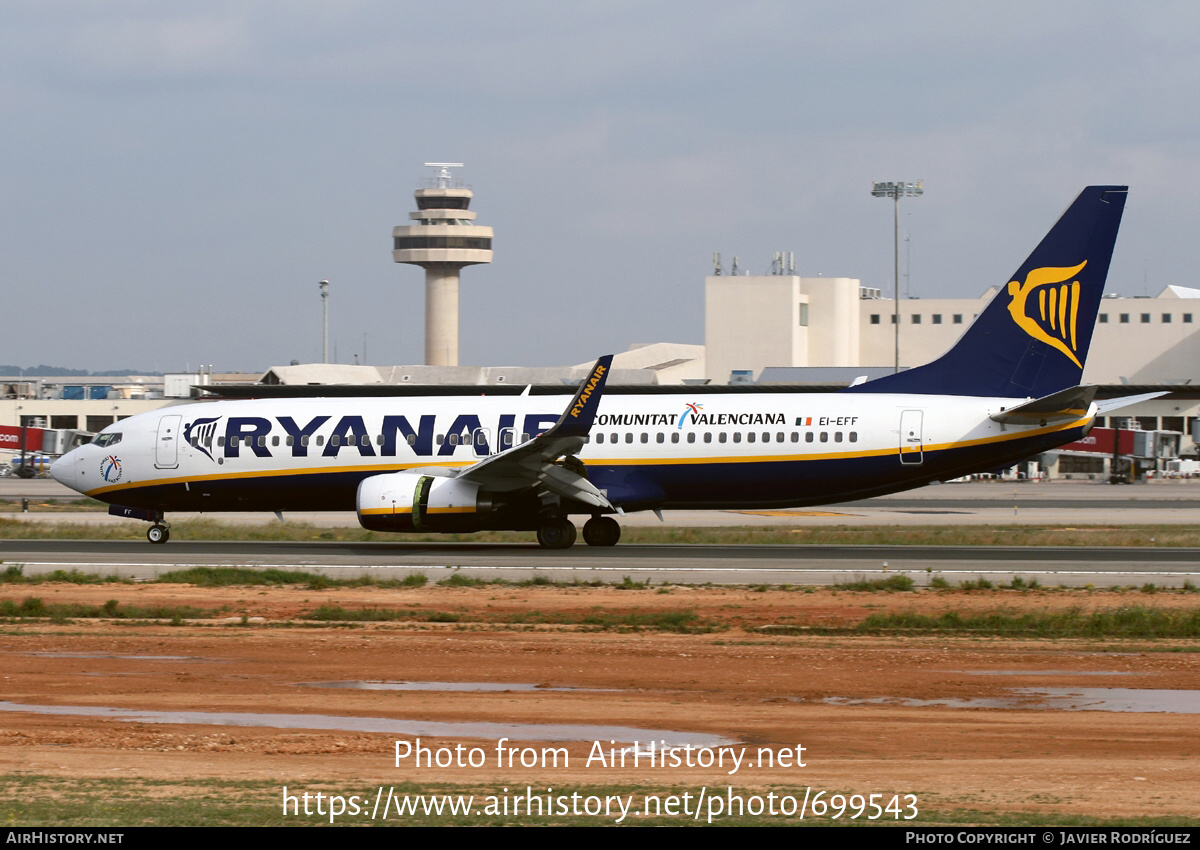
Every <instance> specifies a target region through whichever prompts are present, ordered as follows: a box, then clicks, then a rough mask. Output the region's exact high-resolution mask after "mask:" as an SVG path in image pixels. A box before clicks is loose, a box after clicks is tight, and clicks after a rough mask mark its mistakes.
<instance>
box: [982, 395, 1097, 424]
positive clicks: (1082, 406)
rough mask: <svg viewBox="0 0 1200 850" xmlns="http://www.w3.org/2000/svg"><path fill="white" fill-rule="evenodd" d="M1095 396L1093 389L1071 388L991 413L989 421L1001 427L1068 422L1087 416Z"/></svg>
mask: <svg viewBox="0 0 1200 850" xmlns="http://www.w3.org/2000/svg"><path fill="white" fill-rule="evenodd" d="M1095 396H1096V388H1095V387H1071V388H1070V389H1065V390H1059V391H1058V392H1056V393H1052V394H1050V395H1048V396H1043V397H1042V398H1035V399H1034V400H1033V401H1027V402H1025V403H1024V404H1019V405H1017V406H1016V407H1010V408H1008V410H1002V411H1000V412H999V413H993V414H992V415H991V419H992V421H993V422H999V423H1001V424H1003V425H1049V424H1051V423H1054V422H1070V421H1071V420H1073V419H1079V418H1081V417H1083V416H1087V412H1088V410H1089V408H1091V406H1092V399H1093V398H1095Z"/></svg>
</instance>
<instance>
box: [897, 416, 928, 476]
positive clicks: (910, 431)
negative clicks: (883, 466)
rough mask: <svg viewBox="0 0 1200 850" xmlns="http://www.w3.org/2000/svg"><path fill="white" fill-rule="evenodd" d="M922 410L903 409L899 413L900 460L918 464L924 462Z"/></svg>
mask: <svg viewBox="0 0 1200 850" xmlns="http://www.w3.org/2000/svg"><path fill="white" fill-rule="evenodd" d="M923 418H924V411H921V410H905V411H904V412H903V413H901V414H900V462H901V463H903V464H906V465H909V464H911V465H912V466H919V465H920V464H921V463H922V462H924V460H925V457H924V438H923V437H922V435H921V420H922V419H923Z"/></svg>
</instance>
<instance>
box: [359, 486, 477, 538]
mask: <svg viewBox="0 0 1200 850" xmlns="http://www.w3.org/2000/svg"><path fill="white" fill-rule="evenodd" d="M357 506H358V522H359V524H360V525H361V526H362V527H363V528H367V529H370V530H371V531H478V530H479V529H480V528H481V527H482V526H481V520H482V518H483V517H484V516H485V515H487V514H489V513H491V510H492V505H491V502H490V500H487V499H480V498H479V485H478V484H474V483H472V482H470V481H460V480H459V479H457V478H442V477H439V476H435V475H421V474H420V473H416V472H391V473H388V474H386V475H372V476H371V477H370V478H366V479H364V480H363V482H362V483H361V484H359V485H358V502H357Z"/></svg>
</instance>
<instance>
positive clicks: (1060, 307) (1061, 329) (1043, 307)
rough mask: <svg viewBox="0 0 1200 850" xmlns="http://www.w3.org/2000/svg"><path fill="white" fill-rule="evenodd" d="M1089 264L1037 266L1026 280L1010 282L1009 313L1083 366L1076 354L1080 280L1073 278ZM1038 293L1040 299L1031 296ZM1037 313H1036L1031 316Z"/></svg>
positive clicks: (1038, 339)
mask: <svg viewBox="0 0 1200 850" xmlns="http://www.w3.org/2000/svg"><path fill="white" fill-rule="evenodd" d="M1086 265H1087V260H1084V261H1083V262H1082V263H1080V264H1079V265H1077V266H1070V267H1062V268H1058V267H1054V266H1045V267H1043V268H1040V269H1034V270H1033V271H1031V272H1030V273H1029V274H1028V275H1027V276H1026V278H1025V282H1024V283H1020V282H1018V281H1015V280H1012V281H1009V283H1008V294H1009V295H1011V296H1012V300H1011V301H1009V302H1008V312H1009V313H1011V314H1012V317H1013V321H1014V322H1016V323H1017V325H1018V326H1020V328H1021V330H1023V331H1025V333H1027V334H1029V335H1030V336H1031V337H1033V338H1034V339H1036V340H1037V341H1038V342H1044V343H1046V345H1049V346H1052V347H1053V348H1057V349H1058V350H1059V351H1061V352H1062V353H1063V354H1065V355H1067V357H1069V358H1070V359H1071V362H1072V363H1074V364H1075V365H1076V366H1078V367H1079V368H1080V369H1082V368H1083V364H1082V363H1080V362H1079V358H1078V357H1076V356H1075V352H1076V351H1077V350H1078V346H1077V345H1076V341H1075V340H1076V336H1075V331H1076V328H1075V324H1076V322H1077V320H1078V318H1079V289H1080V288H1079V281H1077V280H1072V278H1073V277H1075V275H1077V274H1079V272H1080V270H1082V269H1083V267H1084V266H1086ZM1035 292H1036V293H1037V296H1036V298H1032V297H1031V296H1033V295H1034V293H1035ZM1031 312H1033V313H1034V315H1030V313H1031Z"/></svg>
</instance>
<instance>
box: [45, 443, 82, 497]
mask: <svg viewBox="0 0 1200 850" xmlns="http://www.w3.org/2000/svg"><path fill="white" fill-rule="evenodd" d="M74 455H75V452H67V453H66V454H65V455H63V456H62V457H60V458H59V459H58V460H56V461H54V463H52V464H50V477H51V478H53V479H54V480H55V481H57V482H58V483H59V484H63V485H65V486H67V487H70V488H71V489H72V490H77V489H78V488H77V487H76V486H75V457H74Z"/></svg>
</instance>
